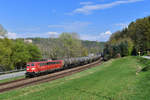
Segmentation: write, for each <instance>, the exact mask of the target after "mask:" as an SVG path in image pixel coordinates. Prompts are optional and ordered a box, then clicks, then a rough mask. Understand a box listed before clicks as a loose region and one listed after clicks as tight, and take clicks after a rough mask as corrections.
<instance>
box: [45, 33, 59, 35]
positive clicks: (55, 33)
mask: <svg viewBox="0 0 150 100" xmlns="http://www.w3.org/2000/svg"><path fill="white" fill-rule="evenodd" d="M47 33H48V34H49V35H58V33H57V32H47Z"/></svg>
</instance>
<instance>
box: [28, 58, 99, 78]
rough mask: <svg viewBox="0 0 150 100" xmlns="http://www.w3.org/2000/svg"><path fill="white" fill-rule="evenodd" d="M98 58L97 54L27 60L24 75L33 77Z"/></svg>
mask: <svg viewBox="0 0 150 100" xmlns="http://www.w3.org/2000/svg"><path fill="white" fill-rule="evenodd" d="M100 58H101V56H100V55H98V56H93V57H81V58H70V59H64V60H49V61H39V62H29V63H27V67H26V77H34V76H37V75H40V74H42V73H48V72H51V71H55V70H59V69H66V68H70V67H76V66H79V65H84V64H88V63H91V62H93V61H96V60H98V59H100Z"/></svg>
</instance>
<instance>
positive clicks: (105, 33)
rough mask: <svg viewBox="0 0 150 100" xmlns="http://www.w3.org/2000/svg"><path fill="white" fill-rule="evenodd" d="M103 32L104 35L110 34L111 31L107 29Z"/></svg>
mask: <svg viewBox="0 0 150 100" xmlns="http://www.w3.org/2000/svg"><path fill="white" fill-rule="evenodd" d="M103 34H104V35H111V34H112V33H111V31H109V30H108V31H106V32H104V33H103Z"/></svg>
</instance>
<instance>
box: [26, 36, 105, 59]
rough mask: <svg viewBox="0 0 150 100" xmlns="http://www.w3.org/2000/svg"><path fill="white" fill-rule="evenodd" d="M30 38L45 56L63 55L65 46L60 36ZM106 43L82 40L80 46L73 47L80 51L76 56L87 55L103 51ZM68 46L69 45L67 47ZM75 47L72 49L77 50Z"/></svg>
mask: <svg viewBox="0 0 150 100" xmlns="http://www.w3.org/2000/svg"><path fill="white" fill-rule="evenodd" d="M28 39H31V40H32V41H33V44H35V45H37V46H38V47H39V48H40V50H41V52H42V55H43V58H52V57H58V58H59V57H61V55H62V52H63V49H64V48H63V47H62V44H61V40H60V39H59V38H28ZM76 43H77V42H76ZM69 44H71V43H69ZM104 44H105V42H97V41H88V40H86V41H83V40H81V47H80V48H77V46H76V45H72V47H75V48H76V49H77V50H76V51H79V52H77V53H76V55H75V57H77V56H78V55H79V54H80V53H81V54H82V56H83V55H84V56H87V55H88V54H91V53H94V54H97V53H101V52H103V49H104ZM66 48H67V47H65V49H66ZM75 48H74V49H73V50H72V51H75ZM80 49H81V50H80ZM66 52H67V51H66V50H65V52H64V53H66ZM64 53H63V54H64Z"/></svg>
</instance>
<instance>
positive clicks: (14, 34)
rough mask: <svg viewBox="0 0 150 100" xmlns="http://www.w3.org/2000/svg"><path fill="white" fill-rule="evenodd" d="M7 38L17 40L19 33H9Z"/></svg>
mask: <svg viewBox="0 0 150 100" xmlns="http://www.w3.org/2000/svg"><path fill="white" fill-rule="evenodd" d="M7 36H8V38H10V39H16V38H17V33H14V32H8V34H7Z"/></svg>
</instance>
